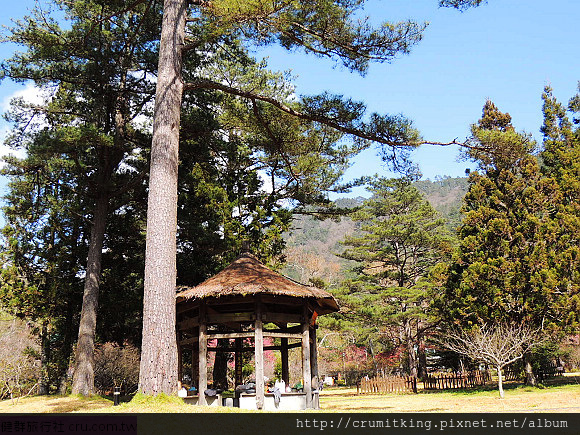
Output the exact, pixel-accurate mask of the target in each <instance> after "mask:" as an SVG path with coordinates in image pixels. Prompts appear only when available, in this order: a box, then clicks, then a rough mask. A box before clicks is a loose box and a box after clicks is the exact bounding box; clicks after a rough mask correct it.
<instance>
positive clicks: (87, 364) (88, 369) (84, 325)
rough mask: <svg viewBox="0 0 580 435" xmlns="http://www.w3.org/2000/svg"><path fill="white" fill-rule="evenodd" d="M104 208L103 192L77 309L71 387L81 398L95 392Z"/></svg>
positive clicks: (106, 196) (105, 202)
mask: <svg viewBox="0 0 580 435" xmlns="http://www.w3.org/2000/svg"><path fill="white" fill-rule="evenodd" d="M108 209H109V196H108V194H107V193H106V192H103V193H102V194H100V195H99V197H98V198H97V201H96V204H95V212H94V215H93V224H92V227H91V240H90V243H89V253H88V258H87V271H86V277H85V288H84V293H83V306H82V310H81V321H80V325H79V335H78V341H77V350H76V364H75V372H74V375H73V385H72V393H73V394H81V395H83V396H89V395H91V394H93V393H94V389H95V374H94V366H95V331H96V329H97V308H98V305H99V282H100V275H101V257H102V251H103V241H104V239H105V225H106V222H107V213H108Z"/></svg>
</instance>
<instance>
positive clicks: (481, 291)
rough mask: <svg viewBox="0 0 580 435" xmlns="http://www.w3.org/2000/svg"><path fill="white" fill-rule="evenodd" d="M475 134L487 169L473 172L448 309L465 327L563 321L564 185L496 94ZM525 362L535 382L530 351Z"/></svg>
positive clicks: (444, 304) (474, 152)
mask: <svg viewBox="0 0 580 435" xmlns="http://www.w3.org/2000/svg"><path fill="white" fill-rule="evenodd" d="M472 134H473V138H472V148H471V149H470V150H469V151H468V155H469V156H470V157H471V158H473V159H474V160H476V161H477V162H478V164H479V168H480V171H481V172H479V171H477V172H473V173H471V174H470V177H469V184H470V185H469V191H468V193H467V195H466V196H465V198H464V205H463V208H462V211H463V213H464V214H465V216H464V219H463V222H462V225H461V226H460V228H459V230H458V234H459V238H460V240H461V243H460V247H459V249H458V251H457V252H456V254H455V255H454V258H453V261H452V262H451V265H450V268H449V271H448V279H447V283H446V285H445V292H444V294H443V295H442V297H441V299H440V301H439V306H440V308H441V310H442V311H441V314H442V316H443V317H444V318H446V319H447V320H448V321H449V322H450V323H452V324H456V325H459V326H461V327H463V328H466V329H471V328H472V327H474V326H482V325H489V324H497V323H506V322H507V323H510V324H511V323H516V324H521V325H527V326H528V327H530V328H532V329H538V328H542V329H545V330H555V329H557V328H558V327H559V325H560V323H561V317H560V316H561V311H560V310H559V309H558V303H557V301H558V299H559V296H558V293H559V291H558V273H557V266H556V265H555V263H554V262H553V261H552V258H553V256H554V253H555V249H556V246H557V243H558V242H557V237H558V236H557V232H556V231H555V228H554V223H555V222H554V221H553V219H552V212H553V210H554V208H555V207H556V204H557V203H558V201H559V200H560V195H559V191H558V186H557V185H556V183H555V182H554V180H553V179H551V178H547V177H544V176H542V173H541V172H540V167H539V164H538V161H537V158H536V157H535V156H534V155H532V151H533V150H534V149H535V142H534V141H533V140H532V139H531V138H530V136H529V135H526V134H523V133H517V132H516V131H515V129H514V127H513V126H512V124H511V117H510V116H509V114H507V113H505V114H504V113H502V112H500V111H499V110H498V109H497V107H496V106H495V105H494V104H493V103H492V102H491V101H488V102H487V103H486V104H485V106H484V109H483V117H482V119H481V120H480V121H479V122H478V124H477V125H473V126H472ZM525 365H526V373H527V376H528V378H527V379H528V382H530V383H532V384H533V383H534V382H535V379H534V378H533V373H532V370H531V363H530V360H529V355H527V356H526V357H525Z"/></svg>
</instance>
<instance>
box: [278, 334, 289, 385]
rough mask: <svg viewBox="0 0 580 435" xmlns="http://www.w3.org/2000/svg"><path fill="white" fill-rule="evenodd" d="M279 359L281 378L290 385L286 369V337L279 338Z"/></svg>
mask: <svg viewBox="0 0 580 435" xmlns="http://www.w3.org/2000/svg"><path fill="white" fill-rule="evenodd" d="M280 348H281V349H280V360H281V361H282V380H283V381H284V383H285V384H286V385H290V370H289V369H288V339H287V338H281V339H280Z"/></svg>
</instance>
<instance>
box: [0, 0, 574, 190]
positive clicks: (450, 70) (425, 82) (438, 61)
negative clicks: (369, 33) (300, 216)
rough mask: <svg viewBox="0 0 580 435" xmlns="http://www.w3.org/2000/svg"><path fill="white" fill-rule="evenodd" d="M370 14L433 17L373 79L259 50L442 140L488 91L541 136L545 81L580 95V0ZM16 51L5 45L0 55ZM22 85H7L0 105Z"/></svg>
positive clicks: (20, 5) (469, 119) (380, 9)
mask: <svg viewBox="0 0 580 435" xmlns="http://www.w3.org/2000/svg"><path fill="white" fill-rule="evenodd" d="M33 3H34V1H33V0H21V1H20V2H6V4H3V14H2V18H0V22H1V24H4V25H6V24H9V20H10V18H18V17H21V16H22V15H23V14H24V13H25V12H26V9H27V8H29V7H31V6H32V5H33ZM365 12H366V14H367V15H368V16H370V17H371V19H372V20H373V21H374V22H376V23H378V22H381V21H385V20H390V21H396V20H400V19H408V18H411V19H414V20H416V21H419V22H423V21H428V22H429V23H430V24H429V26H428V28H427V30H426V31H425V33H424V37H423V40H422V41H421V42H420V43H419V44H418V45H417V46H415V47H414V49H413V51H412V52H411V54H410V55H408V56H402V57H400V58H398V59H396V60H395V61H393V62H392V63H390V64H377V65H373V66H372V67H371V68H370V70H369V72H368V73H367V75H366V76H364V77H361V76H359V75H357V74H353V73H350V72H348V71H346V70H345V69H344V68H341V67H340V66H336V65H335V64H334V63H333V62H332V61H329V60H325V59H317V58H314V57H312V56H305V55H303V54H300V53H288V52H286V51H284V50H282V49H276V48H268V49H267V50H265V51H261V52H260V54H264V53H265V54H267V55H269V57H270V61H269V64H270V67H271V68H272V69H278V70H286V69H291V70H292V72H293V74H294V75H296V76H297V77H296V81H295V82H296V84H297V93H299V94H315V93H320V92H323V91H330V92H332V93H339V94H343V95H345V96H348V97H352V98H354V99H357V100H362V101H364V102H365V103H366V104H367V106H368V112H369V113H370V112H373V111H376V112H379V113H403V114H404V115H406V116H407V117H409V118H411V119H413V120H414V123H415V126H416V127H417V128H418V129H419V130H420V131H421V133H422V135H423V137H424V138H425V139H428V140H433V141H442V142H446V141H451V140H453V139H454V138H459V139H460V140H463V139H465V138H466V137H467V136H468V135H469V125H470V124H472V123H473V122H476V121H477V119H478V118H479V117H480V116H481V109H482V107H483V104H484V103H485V100H486V99H487V98H489V99H491V100H492V101H494V103H496V105H498V106H499V108H500V109H501V110H502V111H506V112H509V113H510V114H511V115H512V118H513V123H514V125H515V126H516V128H517V129H518V130H525V131H527V132H529V133H532V134H533V135H534V136H535V137H536V138H537V139H540V138H541V136H540V133H539V128H540V126H541V123H542V114H541V93H542V90H543V87H544V86H545V85H550V86H552V87H553V89H554V94H555V95H556V97H558V98H559V99H560V100H561V101H567V100H568V99H569V98H570V97H571V96H573V95H574V94H575V92H576V89H577V84H578V81H579V80H580V56H579V55H578V45H577V44H578V41H580V38H579V36H580V30H579V27H578V22H577V21H578V18H579V17H580V1H578V0H552V1H550V2H547V1H545V0H488V3H487V4H484V5H483V6H481V7H479V8H475V9H470V10H467V11H465V12H463V13H462V12H459V11H457V10H454V9H442V8H438V7H437V0H414V1H409V0H383V1H381V0H368V1H367V6H366V9H365ZM13 50H14V47H13V46H11V45H9V44H0V57H2V58H6V57H7V56H9V55H10V54H11V52H12V51H13ZM20 88H21V87H19V86H17V85H15V84H13V83H11V82H9V81H7V80H4V81H3V82H1V83H0V102H4V103H5V102H6V101H7V99H8V98H9V97H10V95H12V94H13V93H14V92H16V91H17V90H18V89H20ZM3 129H6V125H5V124H2V123H0V130H3ZM457 154H458V150H457V148H454V147H448V148H441V147H434V146H425V147H422V148H421V149H420V150H418V151H416V152H415V154H414V156H415V160H416V162H417V163H418V164H419V166H420V168H421V171H422V172H423V174H424V177H425V178H431V179H433V178H434V177H435V176H437V175H440V176H443V175H450V176H462V175H464V171H465V168H466V167H468V166H470V164H469V163H468V162H457V161H456V158H457ZM373 173H380V174H382V175H387V174H388V173H387V172H386V170H385V169H384V167H383V166H382V164H381V162H380V159H379V158H378V157H376V154H375V153H374V151H372V150H370V151H368V152H365V153H364V154H362V155H361V156H359V157H358V158H357V159H356V160H355V162H354V163H353V166H352V168H351V169H350V170H349V172H348V173H347V178H354V177H357V176H360V175H368V174H373ZM357 193H360V191H359V192H357Z"/></svg>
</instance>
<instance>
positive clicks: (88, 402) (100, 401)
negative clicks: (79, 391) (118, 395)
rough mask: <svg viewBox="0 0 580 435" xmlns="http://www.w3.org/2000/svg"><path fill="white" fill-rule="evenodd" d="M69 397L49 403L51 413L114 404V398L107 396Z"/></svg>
mask: <svg viewBox="0 0 580 435" xmlns="http://www.w3.org/2000/svg"><path fill="white" fill-rule="evenodd" d="M68 399H69V400H64V401H59V402H57V403H49V404H47V406H48V407H49V408H51V413H52V412H54V413H67V412H75V411H82V410H85V409H95V408H108V407H110V406H111V405H112V404H113V398H112V397H107V396H92V397H83V396H68ZM129 400H130V398H129Z"/></svg>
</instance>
